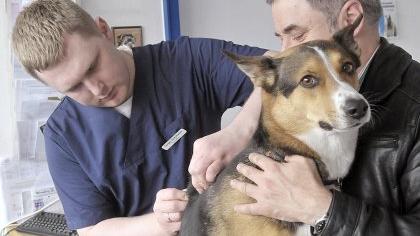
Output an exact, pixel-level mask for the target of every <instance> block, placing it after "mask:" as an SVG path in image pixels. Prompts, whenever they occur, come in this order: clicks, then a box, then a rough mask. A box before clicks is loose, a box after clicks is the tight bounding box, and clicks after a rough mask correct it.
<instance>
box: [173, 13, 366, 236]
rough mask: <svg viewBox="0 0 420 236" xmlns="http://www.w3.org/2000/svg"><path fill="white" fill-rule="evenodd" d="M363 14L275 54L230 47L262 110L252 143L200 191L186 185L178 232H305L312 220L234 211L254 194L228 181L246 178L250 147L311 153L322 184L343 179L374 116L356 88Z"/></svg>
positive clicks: (193, 235) (271, 152) (278, 155)
mask: <svg viewBox="0 0 420 236" xmlns="http://www.w3.org/2000/svg"><path fill="white" fill-rule="evenodd" d="M361 18H362V17H359V19H358V20H357V21H356V22H355V23H354V24H353V25H350V26H348V27H346V28H345V29H343V30H341V31H339V32H337V33H336V34H334V36H333V39H332V40H329V41H326V40H318V41H311V42H307V43H304V44H301V45H299V46H296V47H293V48H290V49H288V50H286V51H284V52H282V53H280V54H278V55H277V56H275V57H266V56H259V57H244V56H237V55H233V54H230V53H226V54H227V55H228V56H229V57H230V58H231V59H232V60H233V61H234V62H235V63H236V64H237V65H238V66H239V68H240V69H241V70H242V71H244V72H245V73H246V74H247V75H248V76H249V77H250V79H251V80H252V82H253V83H254V85H255V86H260V87H261V88H262V90H263V92H262V113H261V118H260V124H259V128H258V130H257V132H256V134H255V136H254V140H253V143H252V144H251V145H250V146H249V147H248V148H247V150H246V151H244V152H242V153H241V154H239V155H238V156H237V157H236V158H235V159H234V160H233V161H232V163H230V165H229V166H228V167H226V168H225V169H224V170H223V171H222V172H221V174H220V175H219V176H218V177H217V180H216V182H215V183H214V184H213V185H212V186H210V187H209V189H207V190H206V191H205V192H204V193H202V194H201V195H199V194H198V193H197V192H196V191H195V190H194V188H193V187H191V186H190V187H189V189H188V194H189V199H190V201H189V203H188V206H187V209H186V211H185V212H184V217H183V220H182V226H181V232H180V235H190V236H199V235H214V236H216V235H217V236H220V235H222V236H234V235H240V236H244V235H258V236H262V235H264V236H270V235H308V234H309V226H307V225H303V224H302V223H290V222H284V221H279V220H274V219H269V218H266V217H262V216H249V215H241V214H237V213H235V212H234V210H233V206H234V205H237V204H240V203H251V202H253V201H254V200H253V199H251V198H249V197H248V196H245V195H244V194H242V193H240V192H239V191H237V190H235V189H232V188H231V187H230V185H229V182H230V180H232V179H240V180H243V181H248V182H249V180H247V179H245V177H244V176H242V175H241V174H240V173H238V172H237V171H236V169H235V167H236V165H237V164H238V163H239V162H243V163H246V164H250V162H249V160H248V155H249V153H251V152H257V153H262V154H265V155H268V156H270V157H272V158H273V159H275V160H277V161H283V158H284V156H285V155H291V154H299V155H302V156H306V157H308V158H313V159H314V160H315V162H316V163H317V167H318V170H319V172H320V175H321V178H322V179H323V181H324V182H328V181H331V180H335V179H338V178H342V177H344V176H345V175H346V174H347V172H348V170H349V168H350V165H351V163H352V161H353V158H354V154H355V148H356V141H357V136H358V128H359V127H361V126H362V125H363V124H365V123H366V122H368V121H369V119H370V116H371V113H370V107H369V104H368V102H367V101H366V99H365V98H364V97H363V96H362V95H361V94H360V93H358V92H357V90H356V89H357V87H358V78H357V72H356V69H357V68H358V67H359V66H360V60H359V54H360V51H359V48H358V46H357V43H356V42H355V40H354V38H353V32H354V29H355V28H356V27H357V26H358V25H359V23H360V21H361Z"/></svg>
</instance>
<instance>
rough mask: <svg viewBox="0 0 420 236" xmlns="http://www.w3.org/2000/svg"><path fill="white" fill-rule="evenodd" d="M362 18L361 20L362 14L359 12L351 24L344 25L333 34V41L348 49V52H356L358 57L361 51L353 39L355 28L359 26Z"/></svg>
mask: <svg viewBox="0 0 420 236" xmlns="http://www.w3.org/2000/svg"><path fill="white" fill-rule="evenodd" d="M362 20H363V15H362V14H361V15H359V16H358V17H357V19H356V20H355V21H354V22H353V23H352V24H350V25H348V26H346V27H344V29H342V30H340V31H338V32H336V33H335V34H334V35H333V39H334V41H336V42H337V43H338V44H340V45H341V46H342V47H343V48H345V49H346V50H349V51H350V52H352V53H354V54H356V55H357V56H358V57H360V53H361V51H360V48H359V45H358V44H357V42H356V40H355V39H354V31H355V30H356V28H357V27H359V25H360V23H361V22H362Z"/></svg>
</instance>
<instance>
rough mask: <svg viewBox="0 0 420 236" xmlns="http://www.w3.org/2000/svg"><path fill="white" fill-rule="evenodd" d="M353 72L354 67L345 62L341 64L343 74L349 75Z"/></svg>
mask: <svg viewBox="0 0 420 236" xmlns="http://www.w3.org/2000/svg"><path fill="white" fill-rule="evenodd" d="M354 71H355V68H354V65H353V64H352V63H350V62H346V63H344V64H343V72H344V73H347V74H349V75H351V74H353V73H354Z"/></svg>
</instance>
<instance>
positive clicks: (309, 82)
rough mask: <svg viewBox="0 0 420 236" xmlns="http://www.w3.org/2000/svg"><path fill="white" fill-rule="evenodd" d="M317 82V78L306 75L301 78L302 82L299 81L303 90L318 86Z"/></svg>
mask: <svg viewBox="0 0 420 236" xmlns="http://www.w3.org/2000/svg"><path fill="white" fill-rule="evenodd" d="M318 82H319V81H318V79H317V78H315V77H313V76H311V75H307V76H305V77H303V78H302V80H300V85H302V87H304V88H313V87H315V86H317V85H318Z"/></svg>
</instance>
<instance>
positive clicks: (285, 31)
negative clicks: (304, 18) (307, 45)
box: [283, 24, 300, 34]
mask: <svg viewBox="0 0 420 236" xmlns="http://www.w3.org/2000/svg"><path fill="white" fill-rule="evenodd" d="M298 28H300V27H299V26H298V25H295V24H290V25H288V26H287V27H286V28H284V29H283V34H290V32H292V31H293V30H296V29H298Z"/></svg>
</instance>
